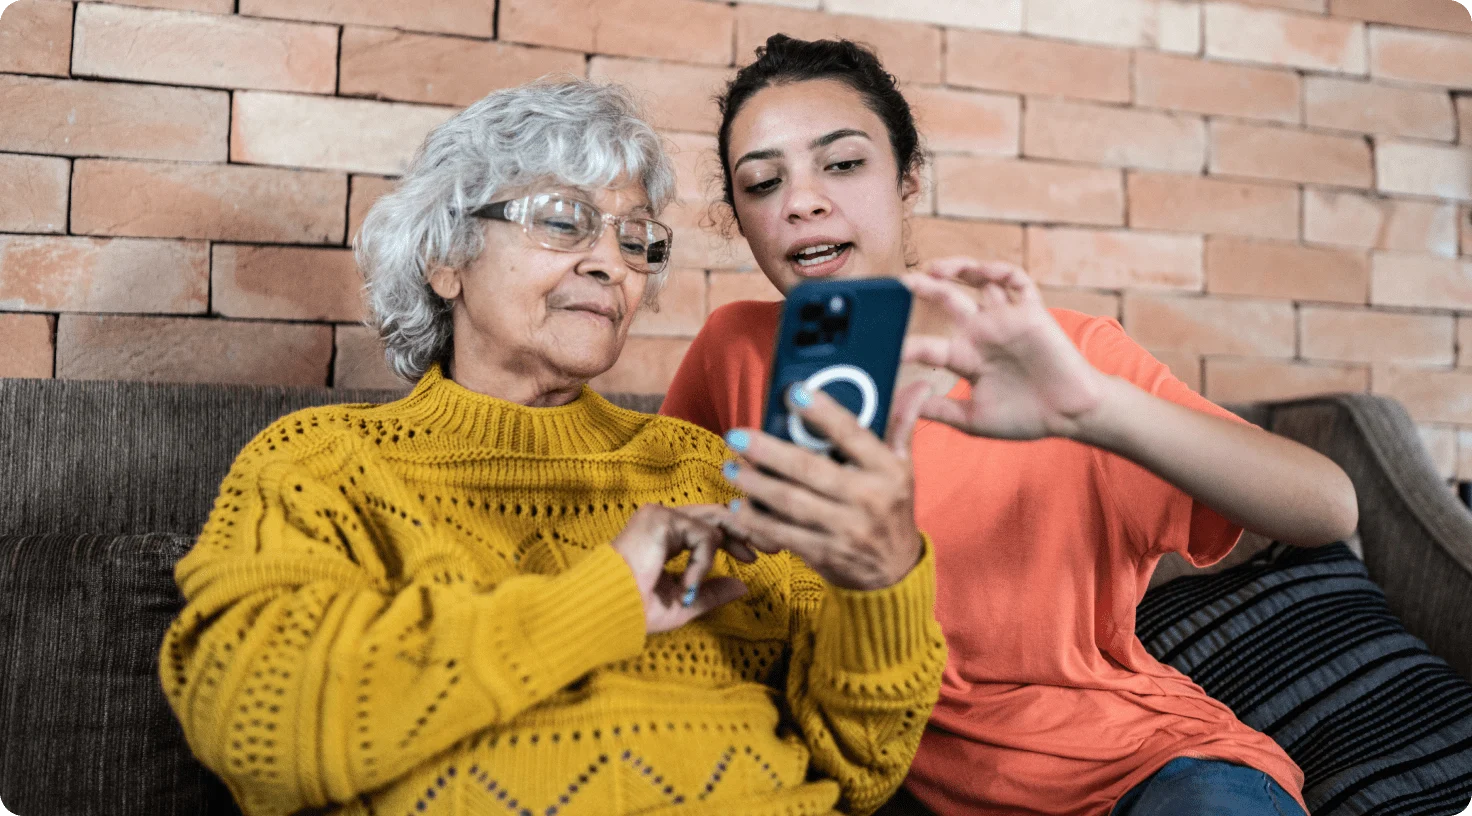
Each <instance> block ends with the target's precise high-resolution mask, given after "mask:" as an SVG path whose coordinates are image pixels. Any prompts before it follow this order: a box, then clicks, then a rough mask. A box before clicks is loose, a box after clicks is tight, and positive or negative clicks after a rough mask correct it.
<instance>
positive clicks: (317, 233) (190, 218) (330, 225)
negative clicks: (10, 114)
mask: <svg viewBox="0 0 1472 816" xmlns="http://www.w3.org/2000/svg"><path fill="white" fill-rule="evenodd" d="M347 187H348V185H347V180H346V179H345V178H344V177H343V176H341V175H338V174H335V173H313V172H306V171H293V170H277V169H272V168H266V167H239V166H234V165H218V164H216V165H211V164H165V163H154V162H118V161H96V160H82V161H78V162H77V163H76V167H75V168H74V169H73V171H72V232H75V233H78V234H82V235H118V236H131V237H154V238H209V239H213V240H220V241H260V242H270V243H282V244H337V243H341V242H342V240H343V228H344V226H345V225H344V223H343V221H344V218H345V213H346V211H347V194H348V189H347Z"/></svg>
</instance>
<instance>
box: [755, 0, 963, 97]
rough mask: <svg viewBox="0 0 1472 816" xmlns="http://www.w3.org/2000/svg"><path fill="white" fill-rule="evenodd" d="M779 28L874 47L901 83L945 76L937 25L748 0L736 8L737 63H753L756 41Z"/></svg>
mask: <svg viewBox="0 0 1472 816" xmlns="http://www.w3.org/2000/svg"><path fill="white" fill-rule="evenodd" d="M779 32H780V33H782V34H786V35H787V36H789V37H796V38H798V39H801V40H821V39H829V38H834V37H841V38H843V39H848V40H853V41H855V42H861V43H864V44H865V45H869V46H872V47H873V48H874V50H875V52H876V53H878V54H879V58H880V59H881V60H882V61H883V62H884V69H885V70H886V71H889V72H890V73H891V74H894V75H895V77H897V78H898V79H899V80H901V81H902V82H929V83H935V82H940V79H941V76H940V45H941V30H940V29H939V28H936V27H935V26H930V25H921V24H919V23H907V22H901V21H897V20H876V19H874V18H872V17H856V16H853V15H848V14H823V13H819V12H816V11H799V10H796V9H784V8H774V7H772V6H753V5H747V4H742V5H738V6H737V7H736V64H737V65H745V64H747V63H749V62H751V61H752V60H753V59H755V53H754V52H755V51H756V48H757V46H759V45H761V44H763V43H765V42H766V41H767V37H769V36H771V35H773V34H777V33H779Z"/></svg>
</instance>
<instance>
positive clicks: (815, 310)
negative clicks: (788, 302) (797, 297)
mask: <svg viewBox="0 0 1472 816" xmlns="http://www.w3.org/2000/svg"><path fill="white" fill-rule="evenodd" d="M798 316H799V317H801V318H802V319H803V320H817V319H818V318H820V317H822V316H823V306H822V304H820V303H808V304H805V305H804V306H803V307H802V311H801V312H798Z"/></svg>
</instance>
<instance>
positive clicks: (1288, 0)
mask: <svg viewBox="0 0 1472 816" xmlns="http://www.w3.org/2000/svg"><path fill="white" fill-rule="evenodd" d="M1238 2H1241V3H1246V4H1247V5H1249V6H1272V7H1273V8H1280V9H1288V10H1289V11H1307V12H1312V13H1315V14H1323V13H1325V12H1327V11H1328V10H1329V0H1238Z"/></svg>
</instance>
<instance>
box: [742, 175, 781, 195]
mask: <svg viewBox="0 0 1472 816" xmlns="http://www.w3.org/2000/svg"><path fill="white" fill-rule="evenodd" d="M779 181H781V179H779V178H769V179H767V180H766V181H758V182H757V183H756V184H753V185H751V186H750V187H747V188H746V192H748V193H750V194H751V195H761V194H762V193H765V192H767V191H769V190H771V189H772V188H773V187H776V186H777V182H779Z"/></svg>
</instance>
